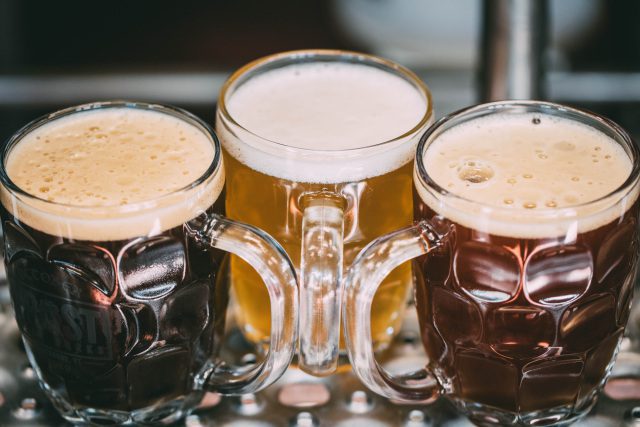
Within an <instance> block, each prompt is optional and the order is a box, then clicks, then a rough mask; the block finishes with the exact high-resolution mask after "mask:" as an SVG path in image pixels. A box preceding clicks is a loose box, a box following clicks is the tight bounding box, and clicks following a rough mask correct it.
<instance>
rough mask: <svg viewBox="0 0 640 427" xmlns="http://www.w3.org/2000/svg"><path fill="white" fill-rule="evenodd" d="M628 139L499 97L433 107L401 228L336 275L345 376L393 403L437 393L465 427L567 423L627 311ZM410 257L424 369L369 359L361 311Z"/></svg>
mask: <svg viewBox="0 0 640 427" xmlns="http://www.w3.org/2000/svg"><path fill="white" fill-rule="evenodd" d="M639 176H640V162H639V157H638V149H637V148H636V146H635V145H634V144H633V142H632V141H631V139H630V137H629V136H628V135H627V133H625V131H624V130H622V129H621V128H620V127H618V126H617V125H616V124H614V123H612V122H610V121H609V120H607V119H604V118H602V117H599V116H597V115H595V114H592V113H589V112H584V111H580V110H577V109H573V108H570V107H565V106H561V105H557V104H552V103H545V102H536V101H505V102H497V103H491V104H485V105H480V106H475V107H470V108H468V109H465V110H462V111H460V112H457V113H454V114H452V115H450V116H448V117H445V118H444V119H442V120H441V121H439V122H438V123H436V124H435V125H434V126H433V127H431V128H430V129H429V130H428V131H427V133H426V134H425V135H424V136H423V137H422V139H421V140H420V144H419V145H418V150H417V156H416V161H415V171H414V197H415V204H414V206H415V208H414V217H415V221H416V222H415V225H414V226H413V227H410V228H406V229H403V230H400V231H398V232H396V233H393V234H389V235H387V236H385V237H382V238H380V239H378V240H376V241H375V242H373V243H372V244H371V245H369V246H368V247H367V248H365V249H364V250H363V251H362V252H361V253H360V254H359V256H358V258H357V259H356V261H355V262H354V264H353V265H352V267H351V269H350V270H349V272H348V275H347V277H346V279H345V280H346V284H345V292H346V293H345V303H344V313H343V315H344V319H345V336H346V340H347V343H348V344H347V345H348V352H349V357H350V359H351V362H352V365H353V367H354V370H355V372H356V373H357V375H358V376H359V377H360V379H361V380H362V381H363V382H364V383H365V384H366V385H367V386H368V387H370V388H371V389H372V390H374V391H376V392H377V393H380V394H382V395H385V396H388V397H391V398H394V399H400V400H425V399H427V398H430V397H432V396H434V395H435V394H437V393H441V394H443V395H444V396H446V397H447V398H448V399H449V400H451V401H452V402H453V403H454V404H455V405H456V407H457V408H458V409H459V410H460V411H461V412H462V413H464V414H465V415H467V416H468V417H469V418H470V419H471V420H472V421H474V422H475V423H478V424H480V425H494V424H499V425H522V426H525V425H526V426H528V425H535V426H540V425H567V424H570V423H571V422H573V421H575V420H577V419H579V418H580V417H582V416H584V415H586V414H587V413H588V411H589V410H590V409H591V408H592V407H593V405H594V404H595V402H596V399H597V395H598V393H599V391H600V390H601V389H602V387H603V385H604V382H605V381H606V379H607V376H608V375H609V373H610V370H611V367H612V365H613V362H614V360H615V356H616V354H617V349H618V346H619V343H620V340H621V339H622V334H623V330H624V327H625V324H626V323H627V319H628V316H629V308H630V304H631V299H632V293H633V284H634V280H635V277H636V271H637V264H638V263H637V258H638V211H639V206H638V205H639V203H638V192H639ZM408 259H414V263H413V266H414V273H415V275H416V279H417V281H416V285H415V298H416V309H417V313H418V319H419V324H420V330H421V334H422V339H423V343H424V346H425V349H426V352H427V355H428V356H429V364H428V366H427V369H426V370H424V371H420V372H415V373H413V374H412V375H409V376H408V377H404V378H394V377H392V376H391V375H390V374H389V373H387V372H385V371H384V370H383V369H382V368H381V367H380V366H379V365H378V364H377V362H376V361H375V359H374V357H373V354H372V352H371V350H370V348H371V332H370V327H369V309H370V306H371V300H372V298H373V295H374V293H375V291H376V288H377V286H378V284H379V283H380V281H381V280H382V279H383V278H384V277H385V275H386V274H387V273H388V272H389V271H390V270H391V269H393V268H394V267H395V266H396V265H397V264H398V263H401V262H405V261H406V260H408Z"/></svg>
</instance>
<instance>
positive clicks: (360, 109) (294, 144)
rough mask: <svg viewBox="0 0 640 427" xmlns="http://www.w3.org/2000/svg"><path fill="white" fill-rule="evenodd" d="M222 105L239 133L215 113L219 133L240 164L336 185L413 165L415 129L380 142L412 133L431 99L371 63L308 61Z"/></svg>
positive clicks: (264, 77) (255, 81)
mask: <svg viewBox="0 0 640 427" xmlns="http://www.w3.org/2000/svg"><path fill="white" fill-rule="evenodd" d="M225 102H226V108H227V111H228V112H229V114H230V116H231V117H232V118H233V120H235V121H236V122H237V123H238V124H240V125H241V126H242V127H243V128H244V129H238V128H237V126H234V125H233V124H231V123H229V122H228V120H227V119H226V118H225V117H223V116H222V115H220V114H219V115H218V120H217V124H218V126H217V129H216V130H217V132H218V135H219V136H220V138H221V140H222V143H223V146H224V147H225V149H226V151H227V152H228V153H229V154H231V155H232V156H234V157H235V158H237V159H238V160H239V161H240V162H242V163H244V164H246V165H248V166H249V167H251V168H252V169H255V170H258V171H260V172H262V173H265V174H268V175H271V176H276V177H279V178H285V179H290V180H295V181H301V182H319V183H337V182H346V181H357V180H361V179H365V178H368V177H371V176H378V175H381V174H384V173H386V172H389V171H391V170H394V169H397V168H399V167H400V166H402V165H404V164H406V163H407V162H409V161H411V159H412V158H413V155H414V151H415V147H416V145H417V142H418V138H419V133H420V132H419V130H416V131H414V132H412V133H411V134H410V135H405V137H403V138H400V139H398V140H396V141H393V142H389V143H387V144H382V143H383V142H386V141H391V140H394V139H395V138H398V137H400V136H403V135H404V134H406V133H408V132H409V131H411V130H412V129H413V128H415V127H416V126H417V125H418V124H419V123H420V122H421V120H422V119H423V117H424V116H425V114H426V112H427V102H428V100H427V99H426V95H425V94H423V93H422V92H421V91H420V90H418V89H417V88H416V87H415V86H413V85H412V84H411V83H409V82H408V81H407V80H405V79H404V78H402V77H399V76H397V75H395V74H391V73H390V72H388V71H384V70H380V69H378V68H375V67H372V66H367V65H361V64H350V63H308V64H296V65H289V66H285V67H282V68H279V69H275V70H271V71H267V72H265V73H263V74H261V75H259V76H257V77H253V78H251V79H250V80H248V81H247V82H245V83H243V84H242V85H240V86H239V87H238V88H237V89H236V90H235V92H233V93H231V95H230V96H228V97H227V99H226V100H225ZM245 129H246V130H245ZM378 144H382V145H381V146H377V145H378ZM344 150H347V151H344Z"/></svg>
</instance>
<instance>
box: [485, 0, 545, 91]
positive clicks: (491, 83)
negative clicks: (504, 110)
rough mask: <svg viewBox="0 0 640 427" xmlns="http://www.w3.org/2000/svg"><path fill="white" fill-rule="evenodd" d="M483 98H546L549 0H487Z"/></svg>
mask: <svg viewBox="0 0 640 427" xmlns="http://www.w3.org/2000/svg"><path fill="white" fill-rule="evenodd" d="M483 4H484V11H483V14H484V15H483V20H482V23H483V28H482V51H481V54H480V58H481V61H482V64H481V74H480V78H481V85H480V87H481V93H480V98H481V100H482V101H499V100H505V99H544V93H543V87H544V86H543V78H542V73H543V65H544V64H543V61H542V59H543V52H544V48H545V46H546V39H547V32H548V17H547V15H548V1H547V0H484V3H483Z"/></svg>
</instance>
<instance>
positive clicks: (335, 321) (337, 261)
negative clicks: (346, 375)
mask: <svg viewBox="0 0 640 427" xmlns="http://www.w3.org/2000/svg"><path fill="white" fill-rule="evenodd" d="M299 205H300V207H301V209H302V210H303V217H302V245H301V253H300V348H299V355H298V366H299V367H300V369H302V370H303V371H305V372H307V373H309V374H311V375H315V376H325V375H329V374H331V373H332V372H333V371H335V370H336V368H337V366H338V351H339V346H340V304H341V302H342V269H343V235H344V209H345V206H346V200H345V199H344V197H343V196H342V195H340V194H336V193H333V192H330V191H326V190H325V191H318V192H313V193H305V194H303V195H302V196H301V197H300V200H299Z"/></svg>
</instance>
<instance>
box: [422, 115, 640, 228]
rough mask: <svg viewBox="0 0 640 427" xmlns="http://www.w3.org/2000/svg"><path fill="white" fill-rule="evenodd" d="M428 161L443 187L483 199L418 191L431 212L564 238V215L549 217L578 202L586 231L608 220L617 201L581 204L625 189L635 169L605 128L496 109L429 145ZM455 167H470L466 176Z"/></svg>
mask: <svg viewBox="0 0 640 427" xmlns="http://www.w3.org/2000/svg"><path fill="white" fill-rule="evenodd" d="M541 154H544V155H543V156H541ZM423 160H424V166H425V169H426V171H427V173H428V174H429V176H430V177H431V179H433V180H434V181H435V182H436V183H438V184H439V185H440V186H441V187H443V188H446V189H447V191H448V192H450V193H451V194H453V195H455V196H458V197H461V198H464V199H466V200H470V201H473V202H478V203H479V205H475V206H472V205H473V204H472V203H466V202H464V201H461V200H459V199H458V200H456V198H454V197H447V196H442V195H436V194H433V193H432V192H430V191H428V190H427V189H425V188H423V187H420V188H418V191H419V193H420V195H421V197H422V199H423V200H424V201H425V202H426V203H427V204H428V205H429V206H430V207H431V208H432V209H434V210H435V211H436V212H438V213H440V214H442V215H444V216H447V217H449V218H450V219H451V220H452V221H455V222H459V223H462V224H463V225H465V226H470V227H472V228H478V227H480V228H483V230H484V231H487V232H491V233H493V234H500V235H506V236H513V237H549V236H552V235H561V234H562V232H563V231H560V229H559V228H558V227H559V222H562V220H560V221H555V222H554V221H553V220H550V218H553V216H554V212H559V210H560V209H563V208H572V207H576V208H575V211H574V214H573V215H572V218H571V219H567V221H569V222H571V221H577V223H578V228H579V229H580V231H587V230H589V229H593V228H596V227H599V226H602V225H604V224H606V223H607V222H609V221H611V220H613V219H614V218H615V217H616V215H620V212H619V211H616V209H615V206H608V205H607V203H612V201H611V200H609V201H607V200H603V201H601V202H598V203H596V204H595V205H592V206H587V207H582V206H579V205H582V204H584V203H588V202H592V201H595V200H598V199H601V198H603V197H605V196H607V195H608V194H610V193H611V192H613V191H615V190H616V189H618V188H619V187H620V186H621V185H622V184H623V183H624V182H625V181H626V179H627V178H628V177H629V174H630V173H631V169H632V162H631V159H630V158H629V156H628V155H627V154H626V152H625V150H624V148H623V147H622V146H621V145H620V144H618V143H617V142H616V141H614V140H613V139H611V138H610V137H608V136H607V135H605V134H604V133H602V132H600V131H598V130H596V129H594V128H592V127H590V126H587V125H584V124H581V123H577V122H575V121H571V120H568V119H564V118H559V117H555V116H546V115H541V114H531V113H527V114H524V113H523V114H495V115H492V116H488V117H482V118H477V119H474V120H472V121H469V122H466V123H463V124H460V125H458V126H456V127H454V128H451V129H449V130H446V131H445V132H443V133H442V134H441V135H439V136H438V138H437V139H436V140H435V141H434V142H433V143H432V144H431V145H430V146H429V147H428V148H427V150H426V152H425V153H424V157H423ZM594 160H597V162H594ZM451 164H459V165H466V166H463V171H464V173H461V172H460V169H459V168H458V169H456V168H453V169H452V168H451V167H450V165H451ZM470 164H471V166H469V165H470ZM465 167H466V169H465ZM468 177H471V178H472V179H469V178H468ZM416 182H419V181H418V180H417V178H416ZM594 183H598V185H595V184H594ZM633 197H637V190H636V191H635V196H633ZM634 200H635V199H634ZM491 207H498V208H500V209H499V213H497V211H498V210H496V211H494V212H493V213H491V214H489V213H487V209H489V210H490V208H491ZM627 208H628V205H625V206H623V209H627ZM465 211H466V212H465ZM600 211H604V212H605V213H606V214H605V213H601V212H600ZM564 212H565V213H566V210H565V211H564ZM607 212H608V213H607ZM622 213H624V211H623V212H622ZM551 223H553V224H552V225H549V224H551ZM568 226H569V225H568ZM564 231H566V229H565V230H564ZM557 233H560V234H557Z"/></svg>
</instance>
